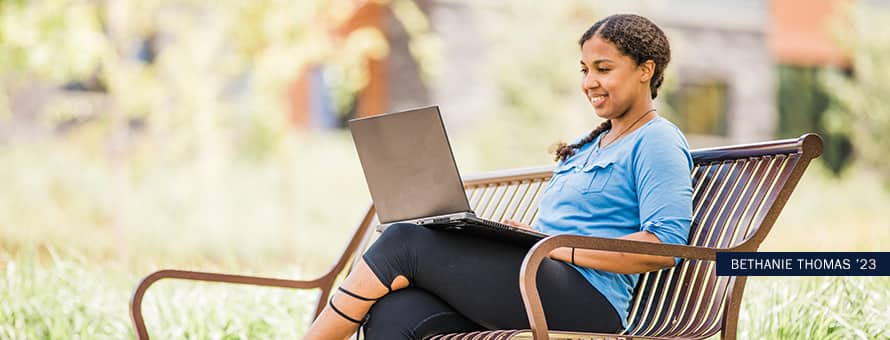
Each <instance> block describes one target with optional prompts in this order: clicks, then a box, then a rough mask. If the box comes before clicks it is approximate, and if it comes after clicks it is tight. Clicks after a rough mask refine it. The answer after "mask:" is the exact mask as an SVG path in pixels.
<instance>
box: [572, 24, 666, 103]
mask: <svg viewBox="0 0 890 340" xmlns="http://www.w3.org/2000/svg"><path fill="white" fill-rule="evenodd" d="M646 66H647V65H646V64H644V65H643V66H638V65H637V64H636V62H634V60H633V59H631V58H630V57H628V56H626V55H624V54H622V53H621V51H619V50H618V48H617V47H615V45H614V44H612V43H611V42H609V41H606V40H603V39H602V38H601V37H600V36H599V35H594V36H593V37H592V38H590V39H588V40H587V41H585V42H584V44H582V45H581V74H583V80H582V81H581V91H582V92H584V95H585V97H586V98H587V101H588V102H590V105H591V106H593V109H594V110H596V115H597V116H600V117H602V118H606V119H615V118H619V117H621V116H623V115H624V114H625V113H627V112H628V111H629V110H630V109H631V108H632V107H634V106H635V105H645V100H646V99H649V93H648V92H649V91H648V87H649V82H648V80H649V74H651V72H647V67H646Z"/></svg>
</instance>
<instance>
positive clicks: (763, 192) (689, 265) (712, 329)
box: [130, 134, 822, 340]
mask: <svg viewBox="0 0 890 340" xmlns="http://www.w3.org/2000/svg"><path fill="white" fill-rule="evenodd" d="M821 154H822V139H821V138H820V137H819V136H818V135H815V134H806V135H803V136H801V137H800V138H796V139H785V140H777V141H769V142H763V143H755V144H745V145H734V146H727V147H717V148H708V149H699V150H694V151H692V157H693V161H694V164H695V165H694V168H693V171H692V185H693V190H694V192H693V219H692V228H691V231H690V235H689V245H668V244H655V243H647V242H638V241H629V240H619V239H609V238H599V237H585V236H574V235H560V236H550V237H547V238H545V239H543V240H541V241H539V242H538V243H536V244H535V245H534V246H533V247H532V248H531V249H530V250H529V252H528V255H526V258H525V260H524V262H523V264H522V269H521V272H520V277H518V278H517V282H518V285H519V287H520V290H521V292H522V298H523V302H524V303H525V309H526V312H527V315H528V318H529V323H530V326H531V328H530V329H525V330H493V331H485V332H473V333H463V334H446V335H438V336H435V337H433V339H532V338H534V339H535V340H541V339H547V338H550V339H639V338H644V339H662V338H665V339H667V338H670V339H676V338H688V339H702V338H708V337H711V336H712V335H714V334H717V333H718V332H719V333H720V336H721V338H723V339H735V338H736V331H737V329H736V328H737V323H738V316H739V309H740V307H741V302H742V293H743V291H744V288H745V281H746V277H729V276H716V274H715V260H716V254H717V252H718V251H744V252H753V251H756V250H757V249H758V247H759V246H760V244H761V242H763V240H764V238H766V236H767V234H768V233H769V231H770V229H771V228H772V226H773V224H774V223H775V221H776V218H778V216H779V212H780V211H781V210H782V208H783V207H784V205H785V202H786V201H787V200H788V198H789V196H790V195H791V192H792V191H793V190H794V188H795V186H796V185H797V183H798V181H799V180H800V178H801V176H802V175H803V173H804V170H805V169H806V167H807V165H808V164H809V163H810V161H811V160H812V159H814V158H816V157H818V156H819V155H821ZM552 173H553V167H552V166H547V167H537V168H527V169H518V170H507V171H501V172H497V173H492V174H485V175H480V176H474V177H468V178H465V179H464V186H465V188H466V192H467V197H468V198H469V200H470V204H471V206H472V207H473V209H474V210H475V211H476V213H477V214H478V215H480V216H482V217H485V218H489V219H493V220H502V219H504V218H512V219H514V220H518V221H521V222H524V223H529V224H530V223H532V222H533V221H534V219H535V217H536V214H537V200H538V199H539V196H540V193H541V191H542V188H543V187H544V185H545V184H546V183H547V181H548V180H549V179H550V177H551V175H552ZM376 225H377V223H376V216H375V210H374V206H373V205H371V207H370V208H369V209H368V211H367V212H366V213H365V215H364V217H363V218H362V221H361V223H360V224H359V226H358V228H357V229H356V231H355V233H354V235H353V236H352V239H351V240H350V241H349V244H348V245H347V246H346V249H345V250H344V251H343V254H342V255H341V256H340V258H339V259H338V260H337V263H335V264H334V265H333V266H332V267H331V269H330V270H329V271H328V272H327V273H326V274H324V275H322V276H321V277H319V278H316V279H314V280H288V279H275V278H263V277H251V276H241V275H230V274H219V273H206V272H195V271H182V270H160V271H157V272H154V273H152V274H150V275H148V276H147V277H145V278H144V279H143V280H142V281H141V282H140V283H139V285H138V286H137V288H136V290H135V292H134V294H133V297H132V299H131V301H130V316H131V318H132V321H133V324H134V327H135V329H136V334H137V336H138V338H139V339H148V333H147V330H146V328H145V321H144V319H143V316H142V312H141V311H142V299H143V296H144V295H145V292H146V290H147V289H148V288H149V287H150V286H151V285H152V284H153V283H155V282H156V281H158V280H161V279H182V280H193V281H209V282H225V283H236V284H247V285H257V286H272V287H283V288H299V289H320V290H321V295H320V296H319V298H318V304H317V307H316V311H315V315H316V316H317V315H318V313H320V312H321V310H322V308H323V307H324V305H325V303H326V300H327V298H328V296H329V295H330V293H331V290H332V289H333V288H335V286H334V284H335V282H336V281H337V279H338V278H339V277H342V274H343V273H345V272H348V270H349V269H351V268H352V266H353V265H354V264H355V263H356V261H357V260H358V259H359V258H360V255H361V253H362V252H363V250H364V249H366V248H367V247H368V245H369V244H370V243H371V242H373V240H374V239H375V238H376V236H377V234H378V233H377V232H376V230H375V228H374V226H376ZM559 247H576V248H586V249H601V250H612V251H620V252H630V253H640V254H650V255H662V256H674V257H681V258H683V259H684V260H683V261H681V262H680V264H679V265H677V266H674V267H671V268H667V269H663V270H659V271H654V272H649V273H644V274H641V276H640V280H639V283H638V284H637V287H636V288H635V291H634V297H633V299H632V301H631V305H630V310H629V314H628V320H627V328H626V329H624V330H623V331H621V332H619V333H617V334H598V333H581V332H572V331H571V330H560V331H551V330H548V328H547V322H546V319H545V315H544V312H543V307H542V305H541V301H540V297H539V294H538V290H537V288H536V285H535V280H536V275H535V273H536V272H537V269H538V266H539V265H540V264H541V261H542V260H543V259H544V258H545V257H546V256H547V254H549V253H550V251H551V250H553V249H556V248H559Z"/></svg>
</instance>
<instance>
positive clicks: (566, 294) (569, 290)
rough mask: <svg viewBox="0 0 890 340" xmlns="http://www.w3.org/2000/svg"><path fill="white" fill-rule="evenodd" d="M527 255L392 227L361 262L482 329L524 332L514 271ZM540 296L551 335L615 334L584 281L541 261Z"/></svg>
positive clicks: (613, 319)
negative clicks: (434, 299) (559, 331)
mask: <svg viewBox="0 0 890 340" xmlns="http://www.w3.org/2000/svg"><path fill="white" fill-rule="evenodd" d="M527 252H528V247H525V246H520V245H516V244H512V243H506V242H498V241H495V240H492V239H486V238H480V237H475V236H472V235H468V234H465V233H461V232H453V231H439V230H432V229H429V228H424V227H419V226H415V225H411V224H396V225H393V226H391V227H390V228H389V229H388V230H387V231H386V232H385V233H384V234H383V235H382V236H381V237H380V239H378V240H377V242H375V244H374V245H373V246H372V247H371V248H370V249H369V250H368V252H367V253H366V254H365V256H364V258H365V261H366V262H367V263H368V266H369V267H370V268H371V270H372V271H374V272H375V274H377V277H378V278H380V279H381V281H382V282H384V283H386V284H388V283H390V282H392V279H393V278H394V277H395V276H396V275H404V276H405V277H406V278H408V281H409V282H410V283H411V286H414V287H419V288H421V289H424V290H426V291H428V292H430V293H432V294H434V295H435V296H437V297H439V298H441V299H442V300H443V301H445V302H446V303H447V304H448V305H450V306H452V307H453V308H454V309H455V310H457V311H458V312H459V313H461V314H463V315H464V316H466V317H467V318H469V319H470V320H472V321H473V322H475V323H478V324H480V325H482V326H484V327H487V328H527V327H528V319H527V317H526V314H525V308H524V306H523V303H522V297H521V295H520V292H519V268H520V266H521V265H522V260H523V259H524V258H525V255H526V253H527ZM538 288H539V291H540V294H541V299H542V302H543V304H544V310H545V313H546V315H547V317H548V320H549V322H548V324H550V326H551V328H553V329H566V330H567V329H573V330H586V331H615V330H617V329H618V328H619V327H620V326H621V322H620V320H619V319H618V315H617V313H616V312H615V310H614V309H613V307H612V306H611V304H610V303H609V302H608V301H607V300H606V299H605V298H604V297H603V296H602V294H600V293H599V292H598V291H597V290H596V289H595V288H594V287H593V286H591V285H590V284H589V283H588V282H587V280H586V279H585V278H584V277H583V276H581V274H580V273H579V272H578V271H577V270H575V269H574V268H572V267H571V266H569V265H568V264H565V263H563V262H560V261H554V260H550V259H545V260H544V262H543V263H542V264H541V268H540V270H539V272H538Z"/></svg>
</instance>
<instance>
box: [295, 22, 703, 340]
mask: <svg viewBox="0 0 890 340" xmlns="http://www.w3.org/2000/svg"><path fill="white" fill-rule="evenodd" d="M579 43H580V46H581V65H580V66H581V91H582V93H584V95H585V97H586V98H587V100H588V101H589V102H590V104H591V106H593V109H594V111H595V112H596V114H597V116H599V117H601V118H605V119H606V121H605V122H604V123H603V124H601V125H599V126H598V127H596V128H595V129H593V131H591V132H590V133H589V134H587V135H586V136H584V137H583V138H580V139H579V140H578V141H576V142H575V143H573V144H568V145H567V144H565V143H563V144H561V145H560V146H559V148H558V150H557V151H556V160H557V161H559V164H558V166H557V168H556V170H555V171H554V174H553V178H552V179H551V180H550V182H549V183H548V185H547V188H546V189H545V191H544V193H543V194H542V197H541V201H540V206H539V211H538V219H537V220H536V222H535V225H534V226H527V225H522V224H520V223H518V222H515V221H505V222H506V223H509V224H513V225H516V226H521V227H528V228H534V229H536V230H539V231H542V232H544V233H547V234H578V235H588V236H600V237H615V238H623V239H628V240H638V241H647V242H655V243H659V242H664V243H672V244H685V243H686V241H687V237H688V234H689V226H690V220H691V216H692V186H691V180H690V171H691V169H692V158H691V156H690V154H689V151H688V145H687V143H686V140H685V138H684V137H683V134H682V133H681V132H680V131H679V130H678V129H677V128H676V127H675V126H674V125H673V124H671V123H670V122H668V121H667V120H665V119H663V118H661V117H659V116H658V113H657V111H656V109H655V106H654V104H653V101H652V100H653V99H654V98H655V97H656V96H657V94H658V88H659V86H660V85H661V83H662V81H663V80H664V70H665V67H667V65H668V62H669V61H670V46H669V44H668V40H667V38H666V37H665V35H664V32H662V30H661V29H659V28H658V26H656V25H655V24H653V23H652V22H651V21H649V20H647V19H645V18H643V17H640V16H636V15H613V16H610V17H607V18H605V19H603V20H600V21H599V22H597V23H595V24H594V25H593V26H591V27H590V29H588V30H587V31H586V32H584V34H583V35H582V36H581V39H580V41H579ZM527 251H528V249H527V248H525V247H521V246H517V245H513V244H509V243H501V242H497V241H493V240H489V239H482V238H476V237H473V236H467V235H464V234H461V233H457V232H448V231H436V230H432V229H427V228H424V227H420V226H416V225H411V224H397V225H393V226H391V227H390V228H389V229H387V230H386V232H384V233H383V235H381V237H380V238H379V239H378V240H377V242H375V243H374V244H373V245H372V246H371V248H370V249H369V250H368V251H367V252H366V253H365V254H364V256H363V257H362V259H363V261H360V262H359V264H358V266H357V267H356V268H355V270H353V272H352V273H350V274H349V276H348V277H347V278H346V280H345V281H344V282H343V284H342V286H341V287H340V288H339V289H338V291H336V292H335V294H334V295H333V296H332V298H331V301H330V303H329V304H328V306H327V308H325V309H324V311H322V313H321V314H320V315H319V317H318V319H316V320H315V322H314V323H313V324H312V326H311V327H310V328H309V330H308V332H307V334H306V339H343V338H345V337H347V336H349V335H350V334H352V333H353V332H355V331H356V329H357V327H358V326H359V325H360V324H362V323H364V330H365V335H366V336H367V338H368V339H420V338H422V337H424V336H429V335H433V334H439V333H446V332H462V331H474V330H483V329H494V328H498V329H510V328H513V329H516V328H527V327H528V320H527V318H526V315H525V310H524V307H523V304H522V298H521V296H520V293H519V285H518V278H519V268H520V265H521V263H522V260H523V258H524V257H525V254H526V252H527ZM677 262H679V259H674V258H670V257H661V256H650V255H637V254H626V253H616V252H605V251H595V250H582V249H577V250H576V249H573V248H562V249H557V250H555V251H553V252H552V253H551V254H550V258H549V259H546V260H545V261H544V263H542V264H541V269H540V272H539V273H538V287H539V290H540V293H541V298H542V302H543V304H544V310H545V312H546V315H547V319H548V324H550V326H551V328H552V329H563V330H579V331H591V332H614V331H617V330H619V329H621V328H622V327H624V326H625V319H626V317H627V313H628V312H627V309H628V306H629V303H630V299H631V294H632V291H633V289H634V286H635V285H636V283H637V280H638V277H639V276H638V275H637V274H638V273H642V272H648V271H653V270H658V269H662V268H666V267H670V266H673V265H675V264H676V263H677ZM369 311H370V312H369Z"/></svg>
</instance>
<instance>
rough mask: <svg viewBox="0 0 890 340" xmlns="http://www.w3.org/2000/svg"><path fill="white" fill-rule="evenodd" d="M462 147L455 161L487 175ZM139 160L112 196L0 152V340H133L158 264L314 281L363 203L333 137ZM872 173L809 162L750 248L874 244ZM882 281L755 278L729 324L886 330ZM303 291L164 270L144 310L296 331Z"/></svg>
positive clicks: (252, 334) (78, 178) (159, 324)
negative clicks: (135, 304) (144, 287)
mask: <svg viewBox="0 0 890 340" xmlns="http://www.w3.org/2000/svg"><path fill="white" fill-rule="evenodd" d="M470 144H472V143H470ZM461 145H462V144H460V143H458V144H456V150H455V153H456V154H457V155H458V158H459V159H458V163H459V164H460V165H461V167H462V169H464V170H465V172H467V173H471V172H475V171H479V170H491V169H490V168H489V169H480V168H479V166H480V164H485V166H490V165H489V164H487V163H486V161H484V158H485V157H484V156H485V155H482V154H476V153H474V152H471V151H465V150H466V149H464V148H465V147H466V146H461ZM468 145H469V144H468ZM140 157H141V156H140V155H139V154H135V155H133V159H132V163H131V164H130V165H129V168H127V169H126V174H127V176H126V177H125V180H124V181H122V183H124V190H122V191H119V192H120V193H122V194H117V195H112V194H111V193H112V192H114V190H112V189H110V188H109V185H111V183H112V181H111V180H110V178H112V177H113V174H112V173H111V172H110V170H109V166H108V164H107V163H106V161H104V160H102V159H98V158H93V157H91V156H90V155H86V154H80V153H78V151H77V149H75V148H66V147H65V146H62V145H58V144H46V145H27V146H17V147H16V148H3V147H0V179H2V182H0V184H2V186H3V187H4V191H5V194H4V195H0V274H2V275H0V339H109V338H110V339H121V338H132V337H133V330H132V329H131V326H130V321H129V316H128V314H127V304H128V301H129V296H130V294H131V291H132V289H133V288H134V287H135V285H136V282H137V281H138V280H139V278H140V277H142V276H144V275H146V274H147V273H149V272H151V271H153V270H156V269H159V268H166V267H172V268H183V269H198V270H207V271H223V272H232V273H244V274H260V275H266V276H275V277H289V278H310V277H314V276H316V275H317V274H319V273H321V272H322V271H323V270H324V269H326V266H327V265H329V264H330V263H331V262H332V261H333V259H334V257H335V256H336V255H337V254H338V253H339V251H340V250H341V248H342V247H343V246H344V245H345V243H346V241H347V237H348V236H349V234H350V232H351V230H352V228H354V227H355V225H356V223H357V222H358V221H359V218H360V217H361V213H362V210H364V209H365V208H366V204H367V202H368V201H369V198H368V194H367V191H366V189H365V184H364V181H363V177H362V174H361V171H360V167H359V166H358V161H357V159H356V158H355V156H354V152H352V146H351V141H350V140H349V138H348V136H347V135H345V134H342V133H341V134H337V133H333V134H319V135H313V136H310V137H307V138H304V139H301V140H296V141H293V142H292V143H290V144H288V145H285V146H284V147H283V148H282V150H280V151H278V152H277V153H276V154H275V155H274V157H270V158H268V159H265V160H262V161H256V162H238V161H234V160H233V161H232V162H231V164H226V165H225V166H222V167H220V168H219V169H216V171H214V174H213V176H210V178H202V176H203V175H204V174H206V172H202V170H201V168H200V167H198V166H192V165H189V164H184V165H183V164H180V165H175V166H174V165H155V166H151V165H146V164H150V162H148V161H146V160H143V159H141V158H140ZM461 157H464V158H463V159H461ZM877 182H878V181H877V177H875V176H874V175H872V174H871V173H870V172H869V171H867V170H866V169H863V168H858V167H856V168H853V169H850V170H849V171H847V173H845V174H843V176H842V177H841V178H838V179H836V178H832V177H831V176H830V175H828V174H827V172H826V170H825V169H824V168H823V167H822V166H821V165H820V164H819V163H814V165H813V166H812V167H811V168H810V170H809V171H808V173H807V174H806V175H805V176H804V178H803V179H802V181H801V184H800V186H799V188H798V189H797V190H796V191H795V193H794V194H793V196H792V197H791V200H790V201H789V202H788V204H787V206H786V208H785V210H784V211H783V213H782V215H781V216H780V218H779V220H778V221H777V223H776V226H775V227H774V229H773V231H772V233H771V234H770V236H769V237H768V238H767V240H766V241H765V243H764V245H763V247H762V250H766V251H886V250H887V249H886V247H887V246H886V245H887V244H890V221H888V219H887V218H886V217H887V213H886V211H885V210H886V207H888V206H890V194H888V193H887V192H885V191H882V190H881V187H880V186H877V185H874V183H877ZM888 292H890V280H888V278H883V277H875V278H871V277H843V278H834V277H815V278H794V277H792V278H778V277H770V278H751V279H750V280H749V285H748V288H747V289H746V291H745V298H744V301H743V307H742V314H741V319H740V334H739V335H740V338H744V339H848V338H874V339H880V338H888V337H890V334H888V329H890V324H888V320H890V315H888V312H887V310H888V309H887V308H886V306H887V305H888V304H890V293H888ZM315 297H316V293H315V292H311V291H310V292H300V291H292V290H282V289H266V288H248V287H240V286H228V285H213V284H198V283H189V282H180V281H170V282H160V283H158V284H157V285H156V286H155V287H153V288H152V290H150V291H149V293H148V295H147V296H146V301H145V305H144V306H145V314H146V320H147V322H148V324H149V329H150V331H151V334H152V335H153V336H154V337H155V338H160V339H167V338H177V339H179V338H187V339H243V338H299V337H300V335H301V334H302V332H303V331H304V329H305V326H306V325H307V322H308V318H309V314H310V313H311V312H312V309H313V308H314V302H315V301H314V299H315Z"/></svg>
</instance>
